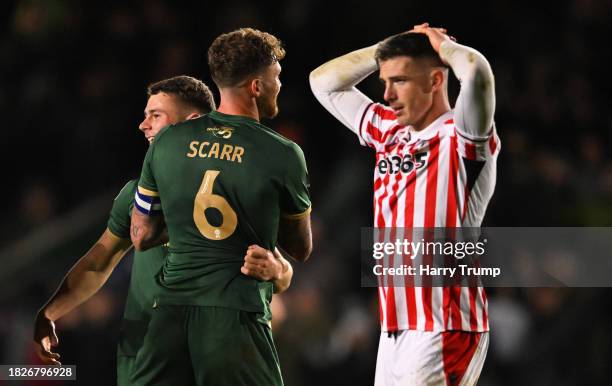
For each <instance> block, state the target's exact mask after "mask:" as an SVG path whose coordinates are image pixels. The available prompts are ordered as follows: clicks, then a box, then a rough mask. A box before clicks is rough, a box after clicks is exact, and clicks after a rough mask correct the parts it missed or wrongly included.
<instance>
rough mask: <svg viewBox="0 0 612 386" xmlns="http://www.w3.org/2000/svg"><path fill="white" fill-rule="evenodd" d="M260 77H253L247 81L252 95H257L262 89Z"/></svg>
mask: <svg viewBox="0 0 612 386" xmlns="http://www.w3.org/2000/svg"><path fill="white" fill-rule="evenodd" d="M262 86H263V85H262V84H261V79H259V78H253V79H251V80H250V81H249V93H250V94H251V95H252V96H254V97H259V96H260V95H261V90H262Z"/></svg>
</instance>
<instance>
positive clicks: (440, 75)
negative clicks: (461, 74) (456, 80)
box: [430, 68, 444, 91]
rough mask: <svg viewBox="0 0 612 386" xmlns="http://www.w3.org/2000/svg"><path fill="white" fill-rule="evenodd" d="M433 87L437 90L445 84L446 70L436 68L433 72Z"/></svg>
mask: <svg viewBox="0 0 612 386" xmlns="http://www.w3.org/2000/svg"><path fill="white" fill-rule="evenodd" d="M430 79H431V89H432V90H434V91H437V90H439V89H441V88H442V87H443V86H444V70H443V69H441V68H435V69H434V70H433V71H432V72H431V76H430Z"/></svg>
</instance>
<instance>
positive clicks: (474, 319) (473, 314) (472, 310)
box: [468, 287, 478, 331]
mask: <svg viewBox="0 0 612 386" xmlns="http://www.w3.org/2000/svg"><path fill="white" fill-rule="evenodd" d="M468 289H469V293H470V328H471V329H472V331H476V330H478V319H477V316H476V296H478V288H476V287H469V288H468Z"/></svg>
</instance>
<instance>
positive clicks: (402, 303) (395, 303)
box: [354, 103, 500, 332]
mask: <svg viewBox="0 0 612 386" xmlns="http://www.w3.org/2000/svg"><path fill="white" fill-rule="evenodd" d="M356 119H357V121H356V122H354V127H355V128H357V129H358V130H357V134H358V136H359V140H360V142H361V143H362V144H363V145H366V146H369V147H371V148H373V149H374V150H375V151H376V167H375V171H374V226H375V227H376V228H388V231H389V232H393V233H395V232H405V231H406V229H412V228H417V227H418V228H433V227H450V228H453V227H479V226H480V224H481V223H482V219H483V217H484V214H485V211H486V208H487V205H488V203H489V200H490V198H491V196H492V194H493V190H494V188H495V179H496V161H497V155H498V153H499V149H500V141H499V138H498V136H497V134H496V131H495V126H494V125H493V127H492V129H491V131H490V132H489V134H488V135H487V137H485V138H474V137H471V136H470V135H468V134H467V133H465V132H464V131H462V130H461V129H460V128H458V127H457V126H456V125H455V124H454V121H453V111H449V112H447V113H445V114H443V115H442V116H440V117H439V118H438V119H436V120H435V121H434V122H433V123H431V124H430V125H429V126H428V127H427V128H425V129H423V130H421V131H418V132H417V131H413V130H412V129H411V128H409V127H407V126H402V125H400V124H399V123H398V121H397V119H396V116H395V114H394V112H393V111H392V110H391V109H390V108H388V107H386V106H383V105H381V104H378V103H368V104H365V105H364V106H363V108H362V109H361V113H360V114H358V115H357V116H356ZM405 160H408V161H410V162H409V164H407V165H403V166H402V164H403V163H404V162H405ZM410 163H411V165H410ZM387 236H390V238H391V239H395V238H396V237H409V236H408V235H398V234H393V235H387ZM390 265H391V266H393V265H394V263H393V262H391V263H390ZM392 280H394V283H383V284H381V285H380V286H379V288H378V294H379V300H380V321H381V328H382V330H383V331H397V330H406V329H409V330H421V331H448V330H461V331H473V332H482V331H488V330H489V323H488V318H487V297H486V294H485V291H484V288H482V287H459V286H457V287H424V286H423V287H419V286H414V285H410V284H409V283H403V282H400V283H398V282H397V281H401V280H405V279H404V278H402V277H394V278H393V279H392ZM406 280H409V279H406ZM389 284H391V285H389Z"/></svg>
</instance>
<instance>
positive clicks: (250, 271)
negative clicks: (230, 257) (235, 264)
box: [240, 245, 284, 281]
mask: <svg viewBox="0 0 612 386" xmlns="http://www.w3.org/2000/svg"><path fill="white" fill-rule="evenodd" d="M283 270H284V267H283V264H282V263H281V262H280V260H278V259H277V258H276V257H274V254H273V253H272V252H271V251H269V250H267V249H264V248H262V247H260V246H259V245H251V246H249V248H248V249H247V252H246V255H245V256H244V265H243V266H242V267H240V272H242V273H243V274H245V275H247V276H251V277H254V278H255V279H258V280H262V281H271V280H278V279H280V277H281V275H282V274H283Z"/></svg>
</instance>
